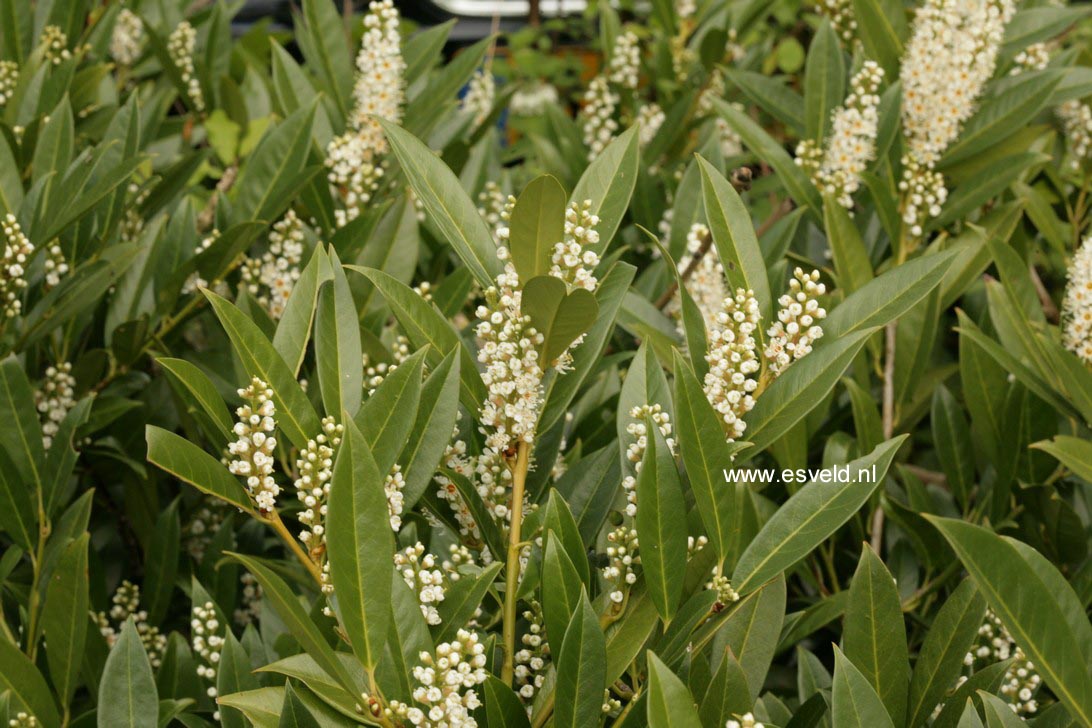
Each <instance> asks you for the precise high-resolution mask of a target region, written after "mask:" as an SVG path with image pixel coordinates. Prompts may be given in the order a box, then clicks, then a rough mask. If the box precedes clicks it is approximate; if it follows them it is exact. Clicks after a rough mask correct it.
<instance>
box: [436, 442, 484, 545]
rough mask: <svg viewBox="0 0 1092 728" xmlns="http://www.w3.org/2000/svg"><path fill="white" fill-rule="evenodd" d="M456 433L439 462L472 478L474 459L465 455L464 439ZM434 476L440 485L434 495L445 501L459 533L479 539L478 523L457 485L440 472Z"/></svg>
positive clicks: (475, 539) (465, 536)
mask: <svg viewBox="0 0 1092 728" xmlns="http://www.w3.org/2000/svg"><path fill="white" fill-rule="evenodd" d="M457 434H458V431H457V430H456V434H455V435H453V441H452V442H451V443H450V444H449V445H448V446H447V448H446V449H445V450H444V456H443V458H442V459H441V462H442V463H443V465H444V467H445V468H447V469H448V470H451V471H452V472H454V473H456V474H458V475H461V476H463V477H464V478H472V477H473V476H474V467H475V463H474V460H475V459H474V458H471V457H468V456H467V454H466V441H465V440H459V439H457V437H456V436H457ZM434 477H435V480H436V484H437V485H439V486H440V488H439V490H437V491H436V495H437V496H438V497H439V498H440V500H443V501H447V504H448V506H449V507H450V508H451V511H452V513H453V515H454V516H455V522H456V523H457V524H458V527H459V535H460V536H463V537H464V538H469V539H473V540H474V541H480V540H481V531H480V530H479V529H478V524H477V522H476V521H475V520H474V515H473V514H472V513H471V512H470V508H469V507H468V506H467V505H466V502H465V501H464V500H463V498H462V496H461V495H459V489H458V487H457V486H456V485H455V483H453V482H452V481H451V479H450V478H448V477H447V476H445V475H443V474H442V473H437V474H436V475H435V476H434Z"/></svg>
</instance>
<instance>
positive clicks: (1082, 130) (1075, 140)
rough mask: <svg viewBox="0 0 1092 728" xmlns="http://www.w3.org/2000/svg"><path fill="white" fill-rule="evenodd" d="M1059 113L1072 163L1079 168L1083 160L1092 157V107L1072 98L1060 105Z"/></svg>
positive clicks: (1075, 167)
mask: <svg viewBox="0 0 1092 728" xmlns="http://www.w3.org/2000/svg"><path fill="white" fill-rule="evenodd" d="M1057 113H1058V118H1059V119H1061V120H1062V129H1063V131H1064V132H1065V141H1066V146H1067V147H1068V150H1069V154H1070V165H1071V166H1072V167H1073V168H1074V169H1078V168H1080V166H1081V163H1082V162H1084V161H1086V160H1088V159H1090V158H1092V108H1090V107H1089V106H1088V104H1082V103H1081V102H1080V101H1078V100H1077V99H1070V100H1069V101H1066V102H1065V103H1063V104H1062V105H1061V106H1059V107H1058V109H1057Z"/></svg>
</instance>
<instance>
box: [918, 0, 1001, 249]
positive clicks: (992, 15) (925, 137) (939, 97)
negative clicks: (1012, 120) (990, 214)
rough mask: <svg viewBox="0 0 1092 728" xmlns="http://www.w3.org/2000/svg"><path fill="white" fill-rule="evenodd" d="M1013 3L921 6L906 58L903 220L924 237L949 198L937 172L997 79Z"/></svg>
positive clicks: (978, 0)
mask: <svg viewBox="0 0 1092 728" xmlns="http://www.w3.org/2000/svg"><path fill="white" fill-rule="evenodd" d="M1014 6H1015V3H1014V2H1013V1H1012V0H984V1H983V0H927V2H926V3H925V4H924V5H923V6H922V7H921V8H919V9H918V12H917V16H916V18H915V21H914V30H913V34H912V36H911V38H910V40H909V42H908V43H907V46H906V53H905V55H904V57H903V59H902V66H901V70H900V80H901V81H902V124H903V133H904V134H905V136H906V143H907V154H906V158H905V159H904V160H903V167H904V169H903V177H902V180H901V181H900V183H899V188H900V190H902V192H903V193H904V196H905V199H906V204H905V207H904V209H903V220H904V222H905V223H906V224H907V225H908V226H909V227H910V231H911V234H913V235H915V236H920V235H921V234H922V225H923V224H924V222H925V220H926V218H927V217H935V216H936V215H938V214H939V211H940V206H941V205H943V204H944V201H945V199H946V198H947V189H946V188H945V186H944V181H943V177H941V176H940V175H939V174H937V173H936V172H934V171H933V165H935V164H936V162H937V161H938V160H939V159H940V157H941V155H942V154H944V151H945V150H946V149H947V148H948V146H949V145H950V144H951V143H952V142H953V141H955V139H956V137H957V136H959V132H960V129H962V127H963V123H964V122H965V121H966V120H967V119H969V118H970V117H971V115H972V114H973V113H974V110H975V102H976V101H977V100H978V97H979V96H980V95H981V93H982V89H983V87H984V86H985V84H986V82H987V81H988V80H989V79H990V77H992V76H993V72H994V68H995V66H996V63H997V53H998V50H999V48H1000V45H1001V40H1002V37H1003V35H1004V31H1005V25H1006V24H1007V23H1008V22H1009V20H1010V19H1011V18H1012V16H1013V14H1014V12H1015V7H1014Z"/></svg>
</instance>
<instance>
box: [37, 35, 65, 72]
mask: <svg viewBox="0 0 1092 728" xmlns="http://www.w3.org/2000/svg"><path fill="white" fill-rule="evenodd" d="M38 44H39V45H40V46H42V53H43V56H44V58H45V60H46V61H47V62H48V63H52V64H53V65H54V66H59V65H61V64H62V63H64V62H65V61H67V60H69V59H71V58H72V51H70V50H68V34H67V33H65V32H64V31H63V30H61V28H60V27H59V26H56V25H47V26H46V27H44V28H42V35H41V36H40V37H39V38H38Z"/></svg>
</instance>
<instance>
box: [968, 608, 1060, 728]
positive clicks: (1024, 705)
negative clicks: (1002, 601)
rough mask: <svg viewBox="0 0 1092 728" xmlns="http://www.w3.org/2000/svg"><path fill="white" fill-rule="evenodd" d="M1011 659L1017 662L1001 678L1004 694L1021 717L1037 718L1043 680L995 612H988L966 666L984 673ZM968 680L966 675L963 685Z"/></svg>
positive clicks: (969, 653)
mask: <svg viewBox="0 0 1092 728" xmlns="http://www.w3.org/2000/svg"><path fill="white" fill-rule="evenodd" d="M1010 658H1012V659H1013V663H1012V664H1011V665H1010V666H1009V668H1008V669H1007V670H1006V671H1005V675H1004V677H1003V678H1002V679H1001V695H1002V696H1004V697H1005V698H1006V699H1007V700H1008V702H1009V706H1010V707H1011V708H1012V711H1013V712H1014V713H1016V714H1017V715H1033V714H1034V713H1037V712H1038V710H1039V701H1038V699H1037V695H1038V691H1039V686H1040V685H1042V682H1043V680H1042V678H1041V677H1040V676H1039V673H1038V671H1037V670H1036V669H1035V665H1034V664H1033V663H1032V662H1031V660H1029V659H1028V658H1027V655H1025V654H1024V651H1023V650H1022V649H1020V647H1019V646H1018V645H1017V644H1016V641H1015V640H1014V639H1013V638H1012V635H1011V634H1009V631H1008V630H1007V629H1005V626H1004V625H1003V624H1002V623H1001V620H1000V619H999V618H998V617H997V615H996V614H994V612H993V610H992V609H991V610H987V612H986V619H985V620H984V621H983V623H982V626H981V627H980V628H979V629H978V641H977V644H976V645H975V646H974V647H972V648H971V651H970V652H968V653H967V655H966V656H965V657H964V658H963V664H964V666H966V667H968V668H971V669H972V670H980V669H982V668H984V667H987V666H989V665H992V664H995V663H998V662H1004V661H1005V660H1008V659H1010ZM966 679H967V678H966V676H963V677H962V678H961V680H960V684H962V683H963V682H965V681H966Z"/></svg>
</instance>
